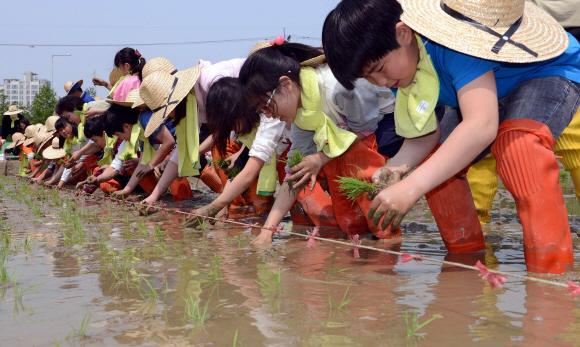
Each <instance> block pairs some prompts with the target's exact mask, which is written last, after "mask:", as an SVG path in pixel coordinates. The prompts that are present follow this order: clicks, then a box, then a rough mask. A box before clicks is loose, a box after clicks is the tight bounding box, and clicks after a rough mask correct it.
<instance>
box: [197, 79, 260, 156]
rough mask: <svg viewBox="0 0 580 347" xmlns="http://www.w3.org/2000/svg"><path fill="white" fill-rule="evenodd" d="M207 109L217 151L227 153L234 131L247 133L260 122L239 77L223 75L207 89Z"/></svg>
mask: <svg viewBox="0 0 580 347" xmlns="http://www.w3.org/2000/svg"><path fill="white" fill-rule="evenodd" d="M205 110H206V113H207V120H208V126H209V131H210V134H211V135H212V136H213V141H214V144H215V146H216V149H217V151H218V153H219V154H220V155H221V156H225V155H226V150H227V146H228V139H229V138H230V133H231V131H232V130H233V131H235V132H236V133H237V134H240V135H242V134H248V133H250V132H251V131H252V129H254V127H255V126H256V124H257V123H258V122H260V116H259V115H258V114H257V113H256V112H255V111H254V108H253V107H252V106H250V104H249V103H248V102H247V101H246V99H245V98H244V92H243V89H242V84H241V82H240V80H239V79H238V78H233V77H223V78H220V79H219V80H217V81H216V82H214V83H213V84H212V85H211V87H210V88H209V90H208V92H207V98H206V106H205Z"/></svg>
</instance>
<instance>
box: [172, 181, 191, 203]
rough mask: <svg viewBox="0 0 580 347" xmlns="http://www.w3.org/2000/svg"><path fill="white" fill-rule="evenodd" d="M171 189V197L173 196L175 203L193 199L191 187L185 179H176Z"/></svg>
mask: <svg viewBox="0 0 580 347" xmlns="http://www.w3.org/2000/svg"><path fill="white" fill-rule="evenodd" d="M169 189H170V190H171V195H173V202H181V201H183V200H187V199H191V198H193V192H192V191H191V186H190V185H189V181H188V180H187V178H185V177H180V178H176V179H175V181H173V183H171V185H170V186H169Z"/></svg>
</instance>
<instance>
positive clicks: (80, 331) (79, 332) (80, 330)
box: [66, 313, 93, 342]
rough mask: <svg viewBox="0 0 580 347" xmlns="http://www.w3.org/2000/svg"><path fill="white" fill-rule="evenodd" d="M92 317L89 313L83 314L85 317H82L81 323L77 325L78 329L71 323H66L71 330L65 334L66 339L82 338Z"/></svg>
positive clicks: (76, 339) (75, 339)
mask: <svg viewBox="0 0 580 347" xmlns="http://www.w3.org/2000/svg"><path fill="white" fill-rule="evenodd" d="M92 317H93V315H92V314H90V313H87V314H85V317H84V318H83V321H82V322H81V325H80V326H79V328H78V329H77V328H75V327H74V325H72V324H71V323H70V322H69V323H68V324H69V325H70V326H71V328H72V330H71V332H70V333H69V334H68V335H67V337H66V340H67V341H68V339H69V338H71V337H72V340H73V342H74V341H78V340H81V339H82V338H84V337H85V336H86V335H87V331H89V323H90V322H91V318H92Z"/></svg>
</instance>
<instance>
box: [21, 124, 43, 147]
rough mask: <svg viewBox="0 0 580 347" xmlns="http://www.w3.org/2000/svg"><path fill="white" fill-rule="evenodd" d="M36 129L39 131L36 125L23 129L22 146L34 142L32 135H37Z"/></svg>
mask: <svg viewBox="0 0 580 347" xmlns="http://www.w3.org/2000/svg"><path fill="white" fill-rule="evenodd" d="M38 129H40V127H39V126H38V125H29V126H27V127H26V129H24V137H25V139H24V143H23V144H24V145H25V146H27V147H28V146H30V145H31V144H32V143H33V142H34V135H36V133H38Z"/></svg>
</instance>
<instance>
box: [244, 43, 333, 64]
mask: <svg viewBox="0 0 580 347" xmlns="http://www.w3.org/2000/svg"><path fill="white" fill-rule="evenodd" d="M271 46H272V45H271V44H270V42H269V41H260V42H258V43H256V45H255V46H254V48H252V50H251V51H250V54H248V57H249V56H251V55H252V54H254V53H256V52H257V51H259V50H261V49H262V48H267V47H271ZM324 63H326V56H325V55H324V54H321V55H319V56H318V57H314V58H312V59H308V60H305V61H303V62H301V63H300V65H301V66H310V67H317V66H318V65H320V64H324Z"/></svg>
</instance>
